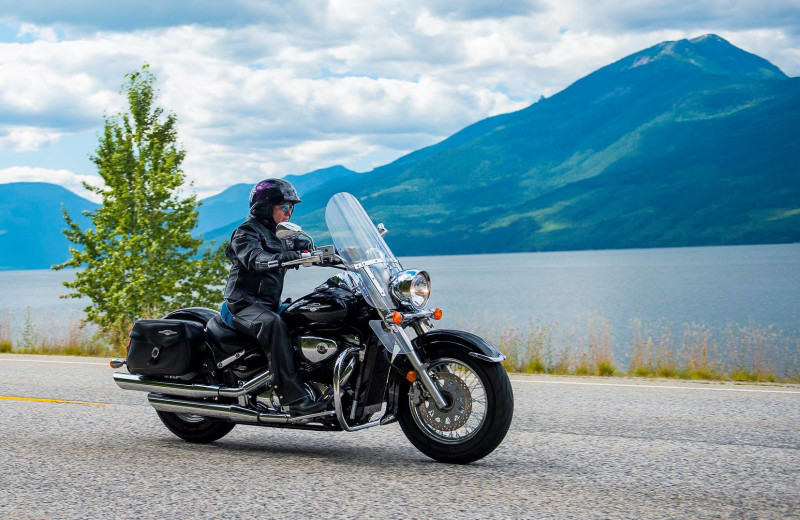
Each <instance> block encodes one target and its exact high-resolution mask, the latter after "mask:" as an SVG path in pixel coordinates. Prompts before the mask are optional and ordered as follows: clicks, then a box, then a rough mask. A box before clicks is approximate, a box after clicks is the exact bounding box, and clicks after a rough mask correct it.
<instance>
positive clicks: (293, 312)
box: [281, 284, 356, 330]
mask: <svg viewBox="0 0 800 520" xmlns="http://www.w3.org/2000/svg"><path fill="white" fill-rule="evenodd" d="M355 308H356V296H355V295H354V294H353V293H352V292H350V291H349V290H347V289H343V288H341V287H335V286H330V285H327V284H323V285H321V286H319V287H317V288H316V289H315V290H314V292H313V293H311V294H309V295H306V296H303V297H302V298H300V299H298V300H297V301H295V302H293V303H292V304H291V305H289V307H288V308H287V309H286V310H285V311H283V312H282V313H281V317H282V318H283V320H284V321H285V322H286V324H287V325H288V326H289V328H290V329H291V330H296V329H302V328H307V327H315V326H316V327H319V326H325V327H326V328H339V327H341V326H342V325H344V324H345V323H346V322H347V321H348V319H350V318H351V316H352V314H353V313H354V312H355Z"/></svg>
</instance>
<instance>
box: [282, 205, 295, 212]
mask: <svg viewBox="0 0 800 520" xmlns="http://www.w3.org/2000/svg"><path fill="white" fill-rule="evenodd" d="M278 208H279V209H280V210H281V211H294V204H279V205H278Z"/></svg>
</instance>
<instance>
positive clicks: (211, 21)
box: [0, 0, 800, 198]
mask: <svg viewBox="0 0 800 520" xmlns="http://www.w3.org/2000/svg"><path fill="white" fill-rule="evenodd" d="M708 33H714V34H717V35H719V36H721V37H723V38H725V39H727V40H728V41H730V42H731V43H733V44H734V45H737V46H738V47H741V48H743V49H745V50H747V51H749V52H752V53H754V54H758V55H759V56H762V57H764V58H766V59H768V60H769V61H771V62H772V63H773V64H775V65H776V66H778V67H779V68H780V69H781V70H783V71H784V72H785V73H786V74H788V75H789V76H793V77H795V76H800V0H783V1H772V0H739V1H737V0H729V1H724V0H692V1H684V0H649V1H648V0H628V1H624V2H623V1H610V0H520V1H516V2H498V1H497V0H459V1H458V2H454V1H451V2H446V1H444V0H426V1H421V0H404V1H402V2H398V1H382V0H366V1H362V0H310V1H309V0H294V1H289V0H274V1H263V0H260V1H257V0H227V1H226V2H219V1H218V0H195V1H193V2H178V1H165V0H139V1H130V0H117V1H114V2H108V1H106V0H73V1H70V2H64V1H62V0H26V1H25V2H20V1H19V0H0V183H6V182H19V181H39V182H51V183H55V184H60V185H62V186H64V187H65V188H67V189H70V190H72V191H74V192H75V193H78V194H79V195H82V196H84V197H87V198H88V195H89V193H88V192H87V191H86V190H85V189H84V188H83V187H82V184H81V182H82V181H86V182H89V183H92V184H98V183H100V180H99V177H98V176H97V174H96V170H95V166H94V164H93V163H92V162H91V160H90V156H91V155H92V153H93V152H94V150H95V149H96V147H97V143H98V132H99V131H100V129H101V128H102V125H103V118H104V117H106V116H113V115H114V114H116V113H118V112H119V111H120V110H123V109H124V108H125V105H124V98H123V96H122V95H121V94H120V88H121V85H122V83H123V77H124V75H125V74H126V73H128V72H131V71H134V70H137V69H139V68H141V66H142V65H143V64H145V63H147V64H149V65H150V68H151V70H152V71H153V72H154V73H155V75H156V77H157V82H156V87H157V89H158V91H159V96H158V99H157V104H158V105H159V106H161V107H163V108H164V109H165V110H166V111H168V112H172V113H174V114H175V115H176V116H177V118H178V135H179V140H180V143H181V146H182V147H183V148H184V149H185V150H186V160H185V161H184V164H183V170H184V172H185V174H186V177H187V180H188V181H191V182H192V184H193V188H192V189H193V190H194V191H196V192H197V193H198V194H199V195H200V196H201V197H204V196H208V195H212V194H214V193H217V192H219V191H222V190H223V189H224V188H226V187H228V186H231V185H233V184H236V183H241V182H247V183H255V182H257V181H259V180H261V179H264V178H267V177H283V176H284V175H287V174H303V173H306V172H309V171H312V170H315V169H317V168H325V167H328V166H333V165H336V164H341V165H344V166H346V167H348V168H350V169H353V170H356V171H369V170H371V169H373V168H375V167H377V166H380V165H383V164H386V163H388V162H391V161H392V160H394V159H397V158H398V157H400V156H402V155H404V154H406V153H409V152H411V151H414V150H417V149H419V148H422V147H424V146H428V145H432V144H435V143H437V142H439V141H441V140H442V139H444V138H446V137H447V136H449V135H452V134H453V133H455V132H456V131H458V130H460V129H461V128H463V127H465V126H467V125H469V124H471V123H474V122H476V121H479V120H481V119H484V118H486V117H489V116H493V115H497V114H502V113H507V112H511V111H515V110H519V109H522V108H524V107H526V106H528V105H530V104H532V103H534V102H536V101H537V100H538V99H540V98H541V96H551V95H553V94H555V93H557V92H559V91H560V90H563V89H564V88H566V87H567V86H569V85H570V84H571V83H573V82H574V81H576V80H578V79H580V78H581V77H583V76H585V75H586V74H588V73H590V72H592V71H594V70H596V69H598V68H600V67H603V66H605V65H608V64H609V63H612V62H614V61H616V60H618V59H621V58H623V57H625V56H627V55H629V54H632V53H634V52H637V51H639V50H642V49H644V48H647V47H650V46H652V45H655V44H657V43H660V42H662V41H666V40H677V39H681V38H694V37H697V36H700V35H703V34H708Z"/></svg>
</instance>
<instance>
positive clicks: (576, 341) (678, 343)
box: [465, 316, 800, 383]
mask: <svg viewBox="0 0 800 520" xmlns="http://www.w3.org/2000/svg"><path fill="white" fill-rule="evenodd" d="M481 321H484V322H485V320H473V321H471V322H470V323H473V324H474V323H476V322H478V323H480V322H481ZM465 328H469V329H471V330H472V331H473V332H475V333H477V334H478V335H480V336H483V337H485V338H487V339H489V340H490V341H492V342H493V343H494V344H495V345H497V346H498V348H500V350H501V351H502V352H503V353H504V354H505V355H506V356H507V358H508V359H507V360H506V361H505V362H504V365H505V367H506V369H507V370H509V371H511V372H521V373H529V374H564V375H567V374H568V375H594V376H636V377H663V378H676V379H705V380H732V381H750V382H788V383H800V331H784V330H779V329H776V328H775V327H773V326H771V325H769V326H762V325H759V324H755V323H748V324H746V325H741V324H728V325H727V326H725V327H723V328H714V327H710V326H708V325H706V324H703V323H684V324H674V323H671V322H668V321H666V320H663V321H660V322H657V323H652V324H651V323H647V324H645V323H642V321H641V320H638V319H635V320H631V323H630V326H629V327H628V331H621V332H622V334H624V335H626V336H627V337H621V336H622V335H621V334H619V333H618V334H617V335H614V334H612V331H611V329H610V327H609V326H608V324H607V323H606V321H605V320H604V319H603V318H601V317H598V316H590V317H587V318H586V325H585V327H581V328H578V327H574V326H573V327H564V326H562V325H560V324H559V323H558V322H548V321H537V320H532V321H530V322H529V323H528V324H527V325H525V326H523V327H514V326H512V325H510V324H508V325H506V326H504V327H491V328H490V327H478V328H477V329H476V328H475V326H474V325H471V326H469V327H465Z"/></svg>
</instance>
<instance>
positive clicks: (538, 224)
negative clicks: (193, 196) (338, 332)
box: [0, 35, 800, 268]
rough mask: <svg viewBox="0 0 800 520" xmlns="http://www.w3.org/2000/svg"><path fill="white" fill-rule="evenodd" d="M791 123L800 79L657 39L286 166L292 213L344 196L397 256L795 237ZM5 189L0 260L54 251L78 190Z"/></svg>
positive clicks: (731, 50)
mask: <svg viewBox="0 0 800 520" xmlns="http://www.w3.org/2000/svg"><path fill="white" fill-rule="evenodd" d="M798 121H800V78H789V77H787V76H786V75H785V74H784V73H783V72H781V71H780V70H779V69H778V68H777V67H775V66H774V65H772V64H771V63H769V62H768V61H766V60H764V59H763V58H760V57H758V56H756V55H753V54H750V53H748V52H745V51H743V50H742V49H739V48H737V47H735V46H733V45H731V44H730V43H728V42H727V41H725V40H724V39H722V38H720V37H718V36H715V35H706V36H703V37H700V38H695V39H692V40H680V41H674V42H663V43H660V44H658V45H655V46H653V47H651V48H649V49H645V50H643V51H641V52H638V53H636V54H632V55H631V56H628V57H626V58H623V59H622V60H619V61H617V62H615V63H612V64H610V65H608V66H606V67H603V68H602V69H599V70H597V71H595V72H594V73H592V74H590V75H588V76H586V77H584V78H582V79H580V80H578V81H576V82H575V83H574V84H572V85H571V86H569V87H568V88H566V89H565V90H563V91H561V92H559V93H558V94H556V95H554V96H552V97H550V98H548V99H542V100H541V101H539V102H538V103H535V104H533V105H531V106H530V107H528V108H525V109H523V110H520V111H518V112H513V113H510V114H503V115H499V116H496V117H491V118H488V119H484V120H482V121H479V122H477V123H475V124H473V125H470V126H468V127H466V128H464V129H463V130H461V131H460V132H458V133H456V134H454V135H452V136H451V137H449V138H447V139H445V140H444V141H442V142H440V143H438V144H435V145H433V146H429V147H426V148H423V149H421V150H417V151H415V152H413V153H410V154H408V155H406V156H404V157H401V158H400V159H398V160H396V161H394V162H392V163H390V164H387V165H385V166H381V167H379V168H376V169H374V170H372V171H370V172H367V173H355V172H352V171H350V170H347V169H346V168H343V167H341V166H337V167H333V168H328V169H324V170H318V171H316V172H312V173H310V174H306V175H303V176H290V177H287V179H289V180H290V181H291V182H293V183H295V185H296V186H297V188H298V191H299V192H300V194H301V197H302V199H303V203H302V204H300V205H299V206H298V207H297V210H296V214H295V217H294V219H293V220H294V221H296V222H298V223H300V224H301V225H303V226H304V228H306V230H308V231H310V232H311V233H312V234H313V235H314V236H315V237H318V238H319V239H320V240H326V238H327V237H326V235H327V233H326V229H325V225H324V208H325V204H326V203H327V201H328V199H329V197H330V196H331V195H332V194H334V193H336V192H338V191H349V192H351V193H353V194H354V195H356V196H357V197H358V198H359V199H360V200H361V201H362V204H363V205H364V206H365V207H366V209H367V211H368V212H369V213H370V215H371V216H372V217H373V218H374V219H375V221H376V222H379V221H382V222H384V223H385V224H386V227H387V228H389V230H390V233H389V234H388V235H387V237H386V238H387V241H388V242H389V244H390V245H391V246H392V247H393V249H394V251H395V253H396V254H398V255H419V254H449V253H493V252H512V251H547V250H575V249H604V248H640V247H670V246H692V245H724V244H760V243H785V242H797V241H800V131H798ZM9 186H13V185H0V230H4V231H5V234H3V231H0V245H1V246H3V247H2V252H3V255H5V256H4V257H2V258H3V259H1V260H0V265H4V266H6V267H5V268H23V267H24V266H28V267H33V266H35V267H47V266H48V265H49V264H51V263H54V262H55V261H61V260H62V259H63V258H65V257H66V243H65V241H63V240H62V241H61V242H59V241H57V240H56V239H55V238H52V237H56V236H59V233H60V229H61V228H63V220H62V219H61V218H60V213H59V212H58V206H59V203H60V202H61V201H62V200H68V199H69V200H71V201H72V202H71V204H78V206H79V205H80V201H76V200H75V198H76V197H75V196H74V195H72V194H71V193H69V192H67V191H66V190H63V189H61V191H60V192H58V194H56V193H55V192H52V193H51V195H50V196H44V195H37V194H36V193H28V194H27V195H25V194H18V195H5V194H4V193H5V190H8V189H10V188H8V187H9ZM44 186H47V185H44ZM250 188H251V186H250V185H249V184H247V185H236V186H232V187H231V188H229V189H227V190H225V191H224V192H222V193H220V194H218V195H215V196H214V197H209V198H208V199H206V200H205V201H203V206H201V208H200V213H201V216H200V224H199V226H198V231H199V232H202V233H203V234H204V237H205V238H206V240H209V241H212V240H213V241H217V242H222V241H224V240H227V239H228V237H229V236H230V232H231V230H232V229H233V228H234V227H236V226H237V225H238V224H239V223H240V222H241V221H242V219H243V218H244V216H245V214H246V207H247V199H248V196H249V192H250ZM70 196H72V197H73V198H72V199H70V198H69V197H70ZM28 198H31V199H32V201H28ZM86 202H88V201H83V203H86ZM9 204H10V206H9ZM37 204H41V205H42V206H41V207H40V206H38V205H37ZM45 206H47V207H45ZM68 207H69V204H68ZM48 212H49V213H48ZM40 213H41V214H47V215H49V216H48V217H42V218H41V219H40V218H39V214H40ZM70 213H71V214H77V210H75V211H73V210H72V209H71V208H70ZM52 215H58V217H57V218H56V217H53V216H52ZM12 218H13V219H15V220H11V219H12ZM12 232H13V233H14V236H15V237H18V238H15V240H23V239H24V240H28V241H30V242H35V243H40V244H41V248H42V249H41V256H37V255H34V254H31V253H29V252H28V250H27V249H26V248H20V247H17V246H16V242H14V241H12V240H9V238H8V237H7V236H6V235H8V234H9V233H12ZM37 234H42V235H43V236H42V237H37V236H34V235H37ZM47 237H51V238H47ZM2 240H8V241H7V242H2ZM22 243H25V242H22ZM11 245H13V247H11ZM50 248H51V249H52V251H49V249H50ZM46 249H47V250H48V251H49V252H48V253H47V254H48V255H50V256H47V258H58V260H47V261H45V260H44V258H45V254H44V253H45V250H46Z"/></svg>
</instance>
